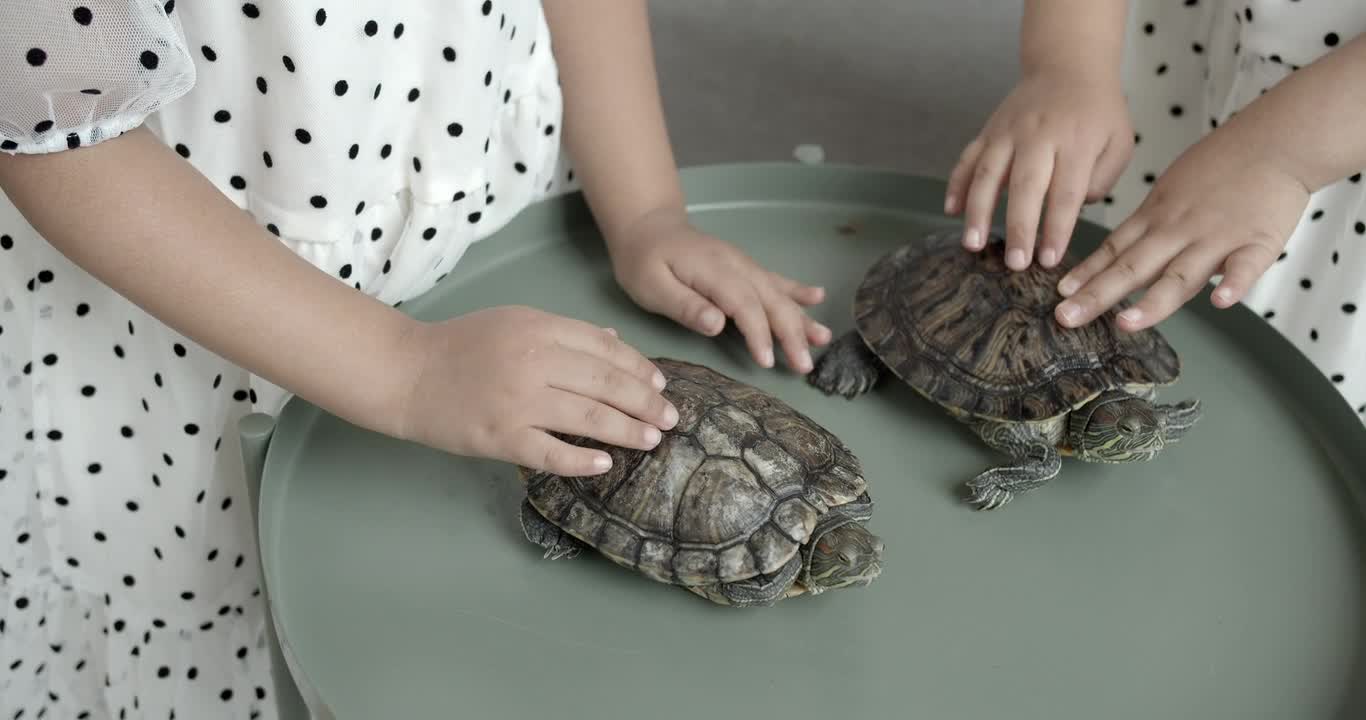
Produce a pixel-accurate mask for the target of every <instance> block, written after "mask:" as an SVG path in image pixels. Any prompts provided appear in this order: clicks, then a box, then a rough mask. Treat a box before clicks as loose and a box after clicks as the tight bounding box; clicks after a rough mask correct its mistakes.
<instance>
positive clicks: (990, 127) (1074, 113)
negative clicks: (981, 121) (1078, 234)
mask: <svg viewBox="0 0 1366 720" xmlns="http://www.w3.org/2000/svg"><path fill="white" fill-rule="evenodd" d="M1126 6H1127V2H1125V0H1029V2H1026V3H1025V8H1024V17H1023V23H1022V26H1021V29H1020V65H1021V76H1020V81H1019V84H1018V85H1017V86H1016V87H1015V89H1014V90H1013V91H1011V93H1010V95H1009V96H1008V97H1007V98H1006V99H1005V101H1003V102H1002V103H1001V106H1000V107H999V108H997V110H996V112H995V113H994V114H993V115H992V116H991V118H990V119H989V120H988V121H987V123H986V126H985V127H984V128H983V129H982V131H981V133H980V134H979V135H978V136H977V138H976V139H975V140H973V141H972V142H971V143H969V144H968V146H967V147H966V148H965V149H964V150H963V154H962V156H961V157H960V158H959V160H958V164H957V165H956V166H955V167H954V169H953V171H952V173H951V174H950V176H949V187H948V193H947V195H946V197H945V199H944V211H945V212H946V213H948V214H950V215H956V214H959V213H963V214H964V224H965V226H966V227H965V229H964V235H963V244H964V246H966V247H967V248H968V249H970V250H974V251H975V250H980V249H981V248H982V247H983V245H984V244H985V242H986V236H987V233H988V230H989V228H990V224H991V219H992V215H993V213H994V212H995V207H996V200H997V198H998V196H999V194H1000V192H1001V190H1002V189H1003V187H1007V186H1008V187H1009V201H1008V204H1007V209H1006V245H1007V255H1006V262H1007V264H1008V265H1009V266H1010V267H1011V268H1014V269H1016V270H1023V269H1025V268H1026V267H1028V266H1029V264H1030V263H1031V262H1032V261H1033V259H1034V256H1035V246H1036V242H1035V241H1036V237H1037V236H1038V235H1039V224H1040V223H1039V220H1040V214H1041V206H1043V205H1044V204H1045V202H1046V204H1047V207H1048V211H1047V216H1046V218H1045V219H1044V222H1043V233H1042V235H1043V237H1042V241H1041V242H1039V243H1037V245H1038V258H1039V262H1040V264H1042V265H1043V266H1045V267H1053V266H1054V265H1056V264H1057V262H1058V261H1059V260H1060V259H1061V258H1062V254H1063V252H1064V251H1065V250H1066V249H1067V244H1068V241H1069V240H1070V239H1071V236H1072V229H1073V227H1074V226H1075V225H1076V221H1077V217H1078V215H1079V214H1080V212H1081V207H1082V204H1083V202H1087V201H1089V202H1094V201H1096V200H1099V199H1101V198H1102V197H1104V196H1105V193H1107V192H1109V190H1110V188H1111V187H1113V186H1114V184H1115V181H1116V180H1117V179H1118V178H1119V175H1120V173H1121V172H1122V171H1123V169H1124V166H1125V165H1126V164H1127V163H1128V162H1129V158H1130V155H1131V153H1132V152H1133V130H1132V128H1131V127H1130V125H1129V117H1128V106H1127V104H1126V102H1125V99H1124V95H1123V92H1122V87H1121V79H1120V61H1121V58H1122V50H1123V46H1124V28H1125V24H1126V23H1125V21H1126V17H1125V14H1126Z"/></svg>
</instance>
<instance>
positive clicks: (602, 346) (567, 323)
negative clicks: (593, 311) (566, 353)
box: [552, 316, 664, 390]
mask: <svg viewBox="0 0 1366 720" xmlns="http://www.w3.org/2000/svg"><path fill="white" fill-rule="evenodd" d="M553 322H554V323H555V326H554V327H553V328H552V332H553V333H554V335H553V337H554V341H555V343H556V344H557V345H559V346H561V347H564V348H567V349H570V350H577V351H578V352H581V353H584V354H587V355H590V356H592V357H595V358H597V359H600V360H605V361H607V362H609V363H611V364H613V365H615V366H616V367H618V368H620V369H622V370H624V371H626V372H628V373H630V374H632V375H634V376H635V377H637V378H639V379H640V380H642V381H644V382H650V383H658V384H659V388H660V389H661V390H662V389H663V387H664V385H663V383H662V382H661V381H662V379H663V377H664V376H663V374H662V373H660V372H659V368H657V367H655V364H654V363H652V362H650V360H649V358H647V357H645V356H644V355H642V354H641V352H640V351H639V350H637V349H635V348H634V347H632V346H631V345H629V344H627V343H625V342H623V341H622V339H621V338H620V337H619V336H618V335H617V334H616V333H612V332H608V331H607V330H606V329H604V328H600V327H598V326H596V325H593V324H591V323H586V322H583V321H581V320H575V319H573V318H568V317H562V316H557V317H555V318H553Z"/></svg>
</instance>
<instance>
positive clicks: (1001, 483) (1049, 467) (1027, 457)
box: [967, 423, 1062, 510]
mask: <svg viewBox="0 0 1366 720" xmlns="http://www.w3.org/2000/svg"><path fill="white" fill-rule="evenodd" d="M977 432H978V434H979V435H981V437H982V440H984V441H985V442H986V444H987V445H990V446H991V447H992V448H994V449H996V450H999V451H1001V452H1003V453H1005V454H1007V455H1009V456H1011V457H1012V458H1014V459H1015V464H1013V465H1001V466H998V467H994V468H991V469H990V470H986V471H984V472H982V473H979V474H978V475H977V477H975V478H973V479H971V480H969V481H968V483H967V490H968V502H969V503H970V504H972V505H973V506H974V507H975V508H976V509H978V510H995V509H998V508H1000V507H1001V506H1003V505H1005V504H1006V503H1008V502H1010V501H1011V499H1012V498H1013V497H1014V496H1015V495H1016V494H1018V493H1022V492H1026V491H1029V490H1033V489H1035V488H1038V487H1040V486H1042V485H1044V484H1045V483H1047V482H1048V481H1049V480H1052V479H1053V478H1055V477H1057V476H1058V472H1059V471H1061V470H1062V457H1061V456H1060V455H1059V454H1058V449H1057V448H1056V447H1055V446H1054V445H1053V444H1052V443H1050V442H1048V440H1047V439H1046V438H1044V437H1043V436H1042V435H1039V434H1038V433H1037V432H1036V431H1035V430H1032V429H1030V427H1029V426H1027V425H1022V424H1012V423H983V424H982V425H980V426H978V428H977Z"/></svg>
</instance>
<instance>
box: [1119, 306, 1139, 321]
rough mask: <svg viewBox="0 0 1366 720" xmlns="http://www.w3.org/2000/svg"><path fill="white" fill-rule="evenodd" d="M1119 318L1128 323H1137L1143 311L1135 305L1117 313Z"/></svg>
mask: <svg viewBox="0 0 1366 720" xmlns="http://www.w3.org/2000/svg"><path fill="white" fill-rule="evenodd" d="M1119 319H1120V320H1123V321H1124V322H1126V323H1129V324H1130V325H1137V324H1138V323H1139V321H1140V320H1142V319H1143V311H1142V310H1139V309H1138V308H1136V307H1133V308H1129V309H1128V310H1125V311H1124V312H1122V313H1120V314H1119Z"/></svg>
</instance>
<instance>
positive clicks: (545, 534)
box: [521, 500, 584, 560]
mask: <svg viewBox="0 0 1366 720" xmlns="http://www.w3.org/2000/svg"><path fill="white" fill-rule="evenodd" d="M521 520H522V532H523V533H525V534H526V538H527V539H528V540H530V541H531V542H534V543H536V544H537V545H540V546H541V547H543V548H545V553H544V554H543V555H542V556H541V557H542V558H544V559H546V560H568V559H571V558H574V557H577V556H578V554H579V553H580V552H582V551H583V548H584V544H583V543H582V542H580V541H579V539H578V538H576V537H574V536H573V535H570V534H569V533H567V532H565V531H563V530H561V529H560V528H559V527H557V526H556V525H555V524H554V523H552V522H550V521H549V520H546V519H545V518H544V517H543V516H542V515H541V514H540V513H539V512H537V511H536V508H534V507H532V506H531V503H530V502H529V501H527V500H523V501H522V517H521Z"/></svg>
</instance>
